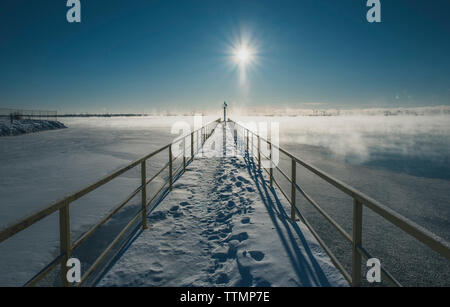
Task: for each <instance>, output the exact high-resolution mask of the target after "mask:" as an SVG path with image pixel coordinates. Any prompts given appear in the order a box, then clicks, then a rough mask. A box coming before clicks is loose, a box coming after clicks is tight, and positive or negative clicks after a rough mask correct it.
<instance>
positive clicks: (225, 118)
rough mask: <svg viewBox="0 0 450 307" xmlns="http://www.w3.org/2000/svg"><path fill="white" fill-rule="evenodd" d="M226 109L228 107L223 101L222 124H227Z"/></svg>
mask: <svg viewBox="0 0 450 307" xmlns="http://www.w3.org/2000/svg"><path fill="white" fill-rule="evenodd" d="M227 107H228V105H227V102H226V101H224V102H223V121H224V122H227Z"/></svg>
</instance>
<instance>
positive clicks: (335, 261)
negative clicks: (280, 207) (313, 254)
mask: <svg viewBox="0 0 450 307" xmlns="http://www.w3.org/2000/svg"><path fill="white" fill-rule="evenodd" d="M294 208H295V211H296V212H297V214H298V216H299V217H300V218H301V220H302V221H303V223H304V224H305V225H306V227H308V229H309V231H310V232H311V233H312V235H313V236H314V237H315V238H316V240H317V242H318V243H319V244H320V246H322V248H323V249H324V250H325V252H326V253H327V254H328V256H329V257H330V259H331V261H332V262H333V264H334V265H335V266H336V268H337V269H338V270H339V271H340V272H341V273H342V275H343V276H344V278H345V279H346V280H347V281H348V283H349V284H350V285H351V284H352V278H351V276H350V274H349V273H348V272H347V270H346V269H345V268H344V266H343V265H342V264H341V262H340V261H339V260H338V259H337V258H336V256H335V255H334V254H333V252H332V251H331V250H330V249H329V248H328V246H327V245H326V244H325V242H324V241H323V240H322V239H321V238H320V236H319V234H318V233H317V232H316V231H315V230H314V228H313V227H312V226H311V224H310V223H309V222H308V220H307V219H306V218H305V217H304V216H303V215H302V214H301V213H300V210H298V208H297V206H294Z"/></svg>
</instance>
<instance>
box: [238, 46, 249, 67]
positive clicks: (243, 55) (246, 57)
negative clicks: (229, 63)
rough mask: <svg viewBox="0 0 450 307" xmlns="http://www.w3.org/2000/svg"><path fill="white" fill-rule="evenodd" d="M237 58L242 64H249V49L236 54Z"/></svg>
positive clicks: (240, 50)
mask: <svg viewBox="0 0 450 307" xmlns="http://www.w3.org/2000/svg"><path fill="white" fill-rule="evenodd" d="M236 58H237V60H238V61H239V62H240V63H243V64H245V63H247V62H248V61H249V60H250V52H249V51H248V49H247V48H241V49H239V50H238V51H237V53H236Z"/></svg>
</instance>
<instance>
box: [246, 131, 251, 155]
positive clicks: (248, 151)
mask: <svg viewBox="0 0 450 307" xmlns="http://www.w3.org/2000/svg"><path fill="white" fill-rule="evenodd" d="M246 131H247V153H248V154H250V150H249V149H250V148H249V147H248V144H249V143H248V134H249V131H248V129H246Z"/></svg>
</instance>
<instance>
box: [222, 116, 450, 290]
mask: <svg viewBox="0 0 450 307" xmlns="http://www.w3.org/2000/svg"><path fill="white" fill-rule="evenodd" d="M230 122H233V123H235V124H236V125H238V126H240V127H241V128H243V129H244V131H247V137H248V134H249V133H251V134H252V137H254V136H256V137H258V140H259V141H260V140H263V141H264V142H266V143H267V144H268V145H269V146H270V148H271V150H272V148H277V149H278V150H280V151H281V152H282V153H284V154H285V155H286V156H288V157H289V158H291V159H292V161H294V162H295V163H298V164H300V165H301V166H303V167H304V168H306V169H307V170H309V171H310V172H312V173H313V174H315V175H317V176H319V177H320V178H322V179H323V180H325V181H326V182H328V183H330V184H331V185H333V186H334V187H336V188H337V189H339V190H340V191H342V192H344V193H345V194H347V195H349V196H351V197H352V198H353V199H354V201H355V207H358V205H363V206H367V207H368V208H369V209H371V210H372V211H373V212H375V213H376V214H378V215H379V216H381V217H382V218H384V219H385V220H387V221H389V222H390V223H391V224H393V225H394V226H397V227H399V228H400V229H402V230H403V231H404V232H406V233H407V234H409V235H411V236H412V237H414V238H416V239H417V240H419V241H420V242H422V243H423V244H425V245H426V246H427V247H428V248H431V249H432V250H434V251H436V252H437V253H438V254H440V255H441V256H443V257H445V258H447V259H450V243H449V242H447V241H446V240H444V239H443V238H441V237H439V236H438V235H436V234H434V233H432V232H431V231H429V230H427V229H425V228H423V227H422V226H420V225H418V224H417V223H415V222H413V221H411V220H410V219H408V218H406V217H404V216H402V215H401V214H399V213H397V212H395V211H394V210H392V209H390V208H389V207H387V206H385V205H383V204H381V203H380V202H378V201H376V200H375V199H373V198H371V197H369V196H367V195H366V194H364V193H362V192H360V191H358V190H357V189H355V188H353V187H352V186H350V185H348V184H346V183H344V182H342V181H341V180H339V179H336V178H334V177H333V176H331V175H329V174H327V173H326V172H324V171H322V170H320V169H319V168H317V167H315V166H313V165H312V164H310V163H307V162H305V161H303V160H302V159H300V158H298V157H296V156H294V155H293V154H291V153H290V152H288V151H287V150H285V149H283V148H281V147H280V146H278V145H276V144H273V143H272V142H271V141H270V140H268V139H266V138H264V137H261V136H260V135H258V134H257V133H255V132H253V131H251V130H250V129H248V128H247V127H245V126H243V125H241V124H240V123H237V122H235V121H232V120H230ZM259 141H258V143H259ZM247 146H248V139H247ZM247 149H248V148H247ZM259 149H260V145H258V155H259V157H260V155H261V153H260V151H259ZM271 154H272V153H271ZM265 158H266V159H269V160H271V159H270V158H268V157H266V156H265ZM258 165H261V163H260V161H258ZM271 165H272V163H271ZM275 168H277V169H278V170H279V171H280V172H281V174H282V175H283V176H285V177H286V179H287V180H288V181H289V182H290V183H291V184H292V186H293V188H295V189H296V190H298V191H300V193H302V195H303V196H304V197H305V198H306V199H307V200H308V201H309V202H310V203H312V204H313V206H314V207H315V208H316V209H317V210H318V211H319V212H320V213H321V214H322V215H323V216H324V217H325V218H326V219H327V220H328V221H329V222H330V223H331V224H332V225H333V226H334V227H336V228H337V230H338V231H339V232H340V233H341V235H343V236H344V237H345V238H346V239H347V240H350V242H351V243H352V244H354V248H355V249H356V250H357V252H358V253H359V254H360V255H361V256H363V257H365V258H367V257H369V256H370V254H369V253H368V252H367V251H366V250H365V249H364V248H363V246H362V244H359V243H358V244H355V242H354V238H352V237H351V236H350V235H349V234H347V232H345V231H344V230H343V229H342V227H341V226H339V224H337V223H336V222H335V221H334V220H333V219H332V218H331V217H330V216H329V215H328V214H327V213H326V212H325V211H324V210H323V209H321V208H320V207H319V206H318V205H317V203H315V202H314V200H313V199H312V198H311V197H310V196H309V195H307V194H306V193H305V192H304V191H303V189H302V188H301V187H300V186H299V185H298V184H297V183H296V182H295V170H294V169H293V171H294V174H293V179H294V180H291V179H289V177H288V176H287V175H286V174H285V173H284V172H283V171H282V170H281V169H280V168H279V167H278V166H275ZM269 176H271V178H270V182H272V181H275V183H276V184H277V185H278V187H279V188H280V190H281V192H283V194H284V196H285V197H286V199H287V200H288V201H289V202H290V203H291V205H293V206H292V207H293V208H295V210H297V212H298V214H299V215H300V216H301V217H302V218H304V217H303V216H302V215H301V213H300V210H299V209H298V207H297V206H296V205H295V199H294V201H293V200H292V199H291V200H289V198H288V197H287V195H286V193H285V192H284V191H283V189H282V188H281V187H280V186H279V184H278V183H277V182H276V180H275V178H273V177H272V176H273V175H272V173H269ZM293 195H294V197H295V193H294V194H293ZM360 214H361V215H362V212H360ZM355 222H356V221H355V220H354V221H353V223H354V224H355ZM307 226H308V228H311V227H312V226H311V225H310V224H309V223H308V224H307ZM359 227H360V228H361V229H360V231H362V227H361V225H359ZM310 230H311V229H310ZM354 231H355V229H354ZM313 234H314V235H315V236H318V235H317V233H316V232H315V231H314V230H313ZM316 238H317V237H316ZM319 239H320V238H319ZM319 243H321V245H324V243H323V241H322V240H321V239H320V240H319ZM324 247H325V250H326V251H327V253H328V254H330V252H331V251H330V250H329V249H328V248H327V247H326V246H324ZM330 256H332V260H333V262H335V261H337V259H336V258H335V256H334V255H330ZM336 264H337V265H338V268H339V269H340V270H341V268H342V270H344V269H343V267H342V266H341V265H340V263H336ZM353 268H355V267H354V266H353ZM342 270H341V271H342ZM342 273H343V274H344V276H345V277H346V278H347V279H348V280H349V281H350V283H352V279H351V278H350V279H349V274H348V273H347V272H346V271H345V270H344V272H342ZM382 274H383V275H384V276H386V277H387V278H388V280H389V281H391V282H392V283H393V284H395V285H400V284H399V283H398V282H397V281H396V280H395V279H394V278H393V277H392V275H391V274H390V273H389V272H387V271H386V270H384V268H382ZM358 285H359V284H358Z"/></svg>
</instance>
